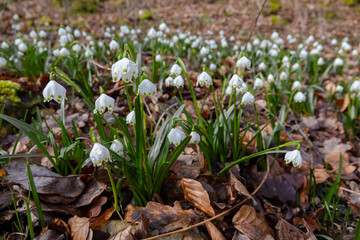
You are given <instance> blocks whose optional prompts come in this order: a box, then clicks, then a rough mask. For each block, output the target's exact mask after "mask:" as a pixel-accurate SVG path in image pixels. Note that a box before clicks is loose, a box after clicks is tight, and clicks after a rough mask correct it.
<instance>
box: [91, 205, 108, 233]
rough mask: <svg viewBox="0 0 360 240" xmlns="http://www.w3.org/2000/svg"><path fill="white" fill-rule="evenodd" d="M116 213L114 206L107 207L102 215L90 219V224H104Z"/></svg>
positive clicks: (98, 225) (93, 225)
mask: <svg viewBox="0 0 360 240" xmlns="http://www.w3.org/2000/svg"><path fill="white" fill-rule="evenodd" d="M113 213H114V207H111V208H108V209H106V210H105V211H104V212H103V213H102V214H101V215H100V216H98V217H95V218H91V219H90V226H91V227H92V228H96V227H100V226H102V225H103V224H104V223H105V222H106V221H107V220H109V218H111V216H112V215H113Z"/></svg>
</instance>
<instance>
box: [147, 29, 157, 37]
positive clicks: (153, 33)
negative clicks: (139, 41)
mask: <svg viewBox="0 0 360 240" xmlns="http://www.w3.org/2000/svg"><path fill="white" fill-rule="evenodd" d="M147 36H148V38H150V39H153V38H155V37H156V30H155V28H150V29H149V31H148V33H147Z"/></svg>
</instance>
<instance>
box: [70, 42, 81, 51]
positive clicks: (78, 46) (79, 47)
mask: <svg viewBox="0 0 360 240" xmlns="http://www.w3.org/2000/svg"><path fill="white" fill-rule="evenodd" d="M72 50H73V51H74V52H80V51H81V46H80V45H79V44H75V45H73V46H72Z"/></svg>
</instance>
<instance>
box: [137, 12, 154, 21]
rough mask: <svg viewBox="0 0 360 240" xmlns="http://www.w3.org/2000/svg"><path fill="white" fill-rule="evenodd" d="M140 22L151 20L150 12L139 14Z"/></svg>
mask: <svg viewBox="0 0 360 240" xmlns="http://www.w3.org/2000/svg"><path fill="white" fill-rule="evenodd" d="M139 18H140V20H147V19H152V13H151V11H143V12H140V13H139Z"/></svg>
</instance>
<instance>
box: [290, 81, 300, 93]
mask: <svg viewBox="0 0 360 240" xmlns="http://www.w3.org/2000/svg"><path fill="white" fill-rule="evenodd" d="M300 88H301V82H300V81H295V82H294V83H293V85H292V87H291V90H292V91H294V90H295V89H300Z"/></svg>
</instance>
